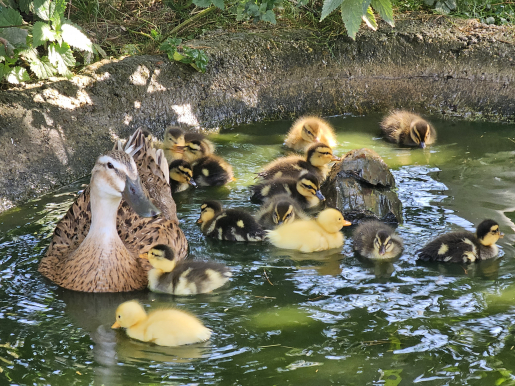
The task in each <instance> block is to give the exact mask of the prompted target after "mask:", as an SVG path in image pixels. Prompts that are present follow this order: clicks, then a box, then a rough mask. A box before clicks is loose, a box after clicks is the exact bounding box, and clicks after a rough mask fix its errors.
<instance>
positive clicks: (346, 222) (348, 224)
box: [343, 220, 352, 227]
mask: <svg viewBox="0 0 515 386" xmlns="http://www.w3.org/2000/svg"><path fill="white" fill-rule="evenodd" d="M351 225H352V223H351V222H350V221H347V220H343V226H344V227H349V226H351Z"/></svg>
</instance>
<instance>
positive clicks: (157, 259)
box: [139, 244, 177, 272]
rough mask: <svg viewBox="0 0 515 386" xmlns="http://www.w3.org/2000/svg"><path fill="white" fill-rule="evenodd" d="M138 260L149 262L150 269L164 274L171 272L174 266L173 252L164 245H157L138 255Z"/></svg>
mask: <svg viewBox="0 0 515 386" xmlns="http://www.w3.org/2000/svg"><path fill="white" fill-rule="evenodd" d="M139 257H140V258H142V259H146V260H148V261H149V262H150V264H151V265H152V267H154V268H157V269H160V270H161V271H164V272H172V271H173V269H174V268H175V265H176V263H177V262H176V260H175V252H174V250H173V249H172V248H170V247H169V246H168V245H166V244H158V245H155V246H153V247H152V249H150V251H148V252H147V253H142V254H141V255H139Z"/></svg>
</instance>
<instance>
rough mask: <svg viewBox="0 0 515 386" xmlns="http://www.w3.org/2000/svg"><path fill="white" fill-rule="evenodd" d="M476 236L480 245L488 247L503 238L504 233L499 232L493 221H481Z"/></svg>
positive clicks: (497, 225)
mask: <svg viewBox="0 0 515 386" xmlns="http://www.w3.org/2000/svg"><path fill="white" fill-rule="evenodd" d="M476 236H477V238H478V240H479V242H480V243H481V244H483V245H484V246H487V247H488V246H491V245H494V244H495V243H496V242H497V240H499V239H500V238H503V237H504V233H502V232H501V231H500V229H499V224H497V222H495V221H494V220H483V221H481V223H480V224H479V225H478V226H477V230H476Z"/></svg>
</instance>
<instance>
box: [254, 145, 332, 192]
mask: <svg viewBox="0 0 515 386" xmlns="http://www.w3.org/2000/svg"><path fill="white" fill-rule="evenodd" d="M339 160H340V158H339V157H336V156H335V155H333V150H332V149H331V148H330V147H329V146H327V145H326V144H323V143H315V144H313V145H311V146H310V147H309V148H308V151H307V152H306V156H305V157H302V156H298V155H291V156H289V157H283V158H279V159H277V160H275V161H273V162H271V163H269V164H268V165H266V166H265V167H264V168H263V171H262V172H260V173H259V174H258V176H259V177H261V178H263V179H265V180H270V179H275V178H286V177H289V178H298V177H300V176H301V175H303V174H306V173H307V172H310V173H313V174H314V175H316V176H317V177H318V179H319V181H320V182H322V181H324V180H325V178H326V176H327V172H328V169H329V168H328V167H327V164H329V163H330V162H332V161H339Z"/></svg>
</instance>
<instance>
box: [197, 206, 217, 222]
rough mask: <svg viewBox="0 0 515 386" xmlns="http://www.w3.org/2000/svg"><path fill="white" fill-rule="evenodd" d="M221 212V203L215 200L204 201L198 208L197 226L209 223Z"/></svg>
mask: <svg viewBox="0 0 515 386" xmlns="http://www.w3.org/2000/svg"><path fill="white" fill-rule="evenodd" d="M222 210H223V206H222V203H221V202H220V201H216V200H209V201H204V202H203V203H202V206H201V207H200V218H199V219H198V220H197V224H205V223H207V222H208V221H211V220H212V219H213V218H214V217H215V216H216V215H217V214H218V213H221V212H222Z"/></svg>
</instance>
